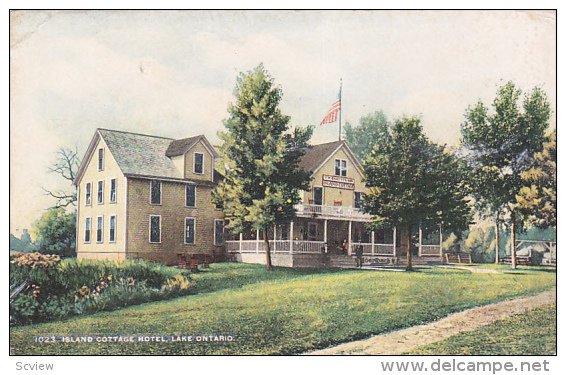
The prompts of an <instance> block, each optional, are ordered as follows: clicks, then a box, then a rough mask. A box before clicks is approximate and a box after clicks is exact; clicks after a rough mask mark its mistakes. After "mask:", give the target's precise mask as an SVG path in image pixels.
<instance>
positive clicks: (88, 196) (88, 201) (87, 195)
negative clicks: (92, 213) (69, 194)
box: [85, 182, 92, 206]
mask: <svg viewBox="0 0 566 375" xmlns="http://www.w3.org/2000/svg"><path fill="white" fill-rule="evenodd" d="M85 190H86V192H85V204H86V205H87V206H90V205H91V202H92V201H91V199H92V198H91V196H92V184H91V183H90V182H87V183H86V186H85Z"/></svg>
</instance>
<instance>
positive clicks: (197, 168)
mask: <svg viewBox="0 0 566 375" xmlns="http://www.w3.org/2000/svg"><path fill="white" fill-rule="evenodd" d="M194 159H195V165H194V172H195V173H196V174H203V173H204V154H202V153H200V152H195V158H194Z"/></svg>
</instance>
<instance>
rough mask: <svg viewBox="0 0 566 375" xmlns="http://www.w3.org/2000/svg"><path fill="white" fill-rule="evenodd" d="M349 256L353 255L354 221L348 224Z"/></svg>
mask: <svg viewBox="0 0 566 375" xmlns="http://www.w3.org/2000/svg"><path fill="white" fill-rule="evenodd" d="M348 255H352V220H350V221H349V222H348Z"/></svg>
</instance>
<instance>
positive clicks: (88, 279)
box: [10, 253, 190, 325]
mask: <svg viewBox="0 0 566 375" xmlns="http://www.w3.org/2000/svg"><path fill="white" fill-rule="evenodd" d="M10 288H11V289H12V288H14V290H16V291H19V293H15V295H14V296H11V301H10V302H11V303H10V323H11V324H12V325H23V324H30V323H37V322H43V321H51V320H57V319H63V318H67V317H70V316H73V315H82V314H88V313H92V312H95V311H102V310H114V309H117V308H121V307H125V306H129V305H135V304H140V303H144V302H149V301H156V300H162V299H167V298H171V297H175V296H180V295H185V294H188V293H189V291H190V277H189V272H188V271H186V270H179V269H176V268H172V267H167V266H163V265H160V264H154V263H148V262H144V261H141V260H131V261H130V260H128V261H120V262H112V261H89V260H77V259H74V258H72V259H65V260H61V259H60V258H59V257H58V256H56V255H42V254H39V253H16V254H12V255H10ZM11 294H12V293H11Z"/></svg>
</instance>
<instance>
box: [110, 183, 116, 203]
mask: <svg viewBox="0 0 566 375" xmlns="http://www.w3.org/2000/svg"><path fill="white" fill-rule="evenodd" d="M110 203H116V179H115V178H113V179H111V180H110Z"/></svg>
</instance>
